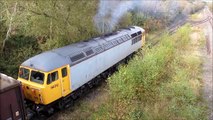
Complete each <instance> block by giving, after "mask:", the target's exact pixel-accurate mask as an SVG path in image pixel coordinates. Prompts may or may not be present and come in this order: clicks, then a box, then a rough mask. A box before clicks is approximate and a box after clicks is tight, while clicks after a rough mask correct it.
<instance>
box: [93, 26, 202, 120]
mask: <svg viewBox="0 0 213 120" xmlns="http://www.w3.org/2000/svg"><path fill="white" fill-rule="evenodd" d="M190 32H191V30H190V26H189V25H186V26H184V27H182V28H180V29H179V30H178V31H177V32H176V33H175V34H174V35H172V36H169V35H167V34H165V35H164V36H163V37H161V38H160V40H161V41H160V43H159V44H158V45H157V46H155V47H153V48H152V49H148V48H147V49H146V48H144V49H145V50H144V51H145V52H144V53H145V55H144V56H143V57H142V56H141V54H138V55H136V56H135V57H134V58H133V59H132V60H131V61H130V62H129V64H128V65H121V66H120V68H119V71H118V72H117V73H115V74H114V75H112V76H111V77H110V78H109V79H108V85H109V94H110V98H109V99H108V101H107V102H106V103H105V104H103V105H101V106H100V107H99V109H98V111H97V112H96V113H95V114H93V115H92V116H91V117H90V119H101V120H103V119H104V120H110V119H130V120H141V119H144V120H150V119H162V120H165V119H176V120H177V119H178V120H183V119H184V120H196V119H199V120H200V119H206V117H205V116H206V115H205V107H204V106H203V105H202V104H201V102H202V99H201V97H200V96H201V95H200V88H201V81H200V73H201V69H200V65H201V60H200V58H199V57H198V56H196V55H194V54H191V53H190V49H189V48H190V38H189V34H190ZM140 52H141V51H140ZM140 52H139V53H140Z"/></svg>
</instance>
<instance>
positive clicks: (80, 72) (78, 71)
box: [70, 40, 142, 90]
mask: <svg viewBox="0 0 213 120" xmlns="http://www.w3.org/2000/svg"><path fill="white" fill-rule="evenodd" d="M141 45H142V41H141V40H140V41H139V42H137V43H135V44H133V45H132V40H128V41H126V42H123V43H122V44H120V45H117V46H115V47H113V48H110V49H108V50H106V51H104V52H102V53H100V54H98V55H95V56H93V57H91V58H89V59H87V60H85V61H83V62H80V63H78V64H76V65H74V66H71V70H70V71H71V72H70V76H71V77H70V78H71V83H72V85H71V86H70V87H71V89H72V90H76V89H77V88H79V87H80V86H82V85H83V84H85V83H87V82H88V81H90V80H91V79H93V78H95V77H96V76H97V75H99V74H100V73H102V72H104V71H105V70H107V69H108V68H110V67H112V66H113V65H115V64H116V63H118V62H119V61H121V60H123V59H124V58H125V57H127V56H128V55H130V54H131V53H133V52H134V51H137V50H138V49H139V48H141Z"/></svg>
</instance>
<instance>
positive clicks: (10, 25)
mask: <svg viewBox="0 0 213 120" xmlns="http://www.w3.org/2000/svg"><path fill="white" fill-rule="evenodd" d="M17 4H18V3H17V2H16V3H15V6H14V9H13V13H12V14H11V17H10V23H9V25H8V30H7V34H6V37H5V39H4V40H3V45H2V50H1V51H2V52H3V51H4V47H5V43H6V41H7V40H8V38H9V37H10V33H11V29H12V23H13V17H14V16H15V14H16V7H17Z"/></svg>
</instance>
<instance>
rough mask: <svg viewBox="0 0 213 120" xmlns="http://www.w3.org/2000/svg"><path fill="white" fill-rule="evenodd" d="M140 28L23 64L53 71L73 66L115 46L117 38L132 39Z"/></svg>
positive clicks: (70, 47) (79, 43) (75, 44)
mask: <svg viewBox="0 0 213 120" xmlns="http://www.w3.org/2000/svg"><path fill="white" fill-rule="evenodd" d="M139 30H140V31H142V32H143V31H144V30H143V29H142V28H140V27H137V26H135V27H130V28H127V29H122V30H120V31H117V32H114V33H111V34H107V35H104V36H101V37H97V38H92V39H90V40H86V41H83V42H78V43H74V44H71V45H67V46H64V47H61V48H57V49H53V50H50V51H47V52H43V53H41V54H38V55H36V56H34V57H31V58H29V59H28V60H26V61H25V62H23V63H22V64H21V66H26V67H30V68H33V69H36V70H41V71H44V72H48V71H52V70H54V69H56V68H59V67H62V66H65V65H67V64H70V65H71V66H72V65H74V64H76V63H78V62H80V61H82V60H84V59H86V58H89V57H91V56H93V55H95V54H98V53H100V52H102V51H104V50H107V48H111V47H112V46H113V40H116V39H117V40H116V41H117V42H119V40H118V39H119V38H123V39H121V40H124V39H125V38H126V39H131V34H133V33H136V32H138V31H139ZM118 44H119V43H118Z"/></svg>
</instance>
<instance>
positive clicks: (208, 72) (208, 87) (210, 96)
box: [201, 8, 213, 120]
mask: <svg viewBox="0 0 213 120" xmlns="http://www.w3.org/2000/svg"><path fill="white" fill-rule="evenodd" d="M202 15H203V17H204V18H205V17H208V16H211V17H212V13H211V12H210V11H209V10H208V9H207V8H206V9H204V11H203V13H202ZM202 27H203V32H204V35H205V40H206V45H205V47H204V48H203V49H202V50H201V52H202V59H203V76H202V78H203V98H204V100H205V101H206V102H207V104H208V108H209V111H208V118H209V120H213V78H212V76H213V74H212V72H213V70H212V69H213V60H212V56H213V52H212V43H213V40H212V38H213V36H212V18H211V21H208V22H206V23H204V24H203V25H202Z"/></svg>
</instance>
